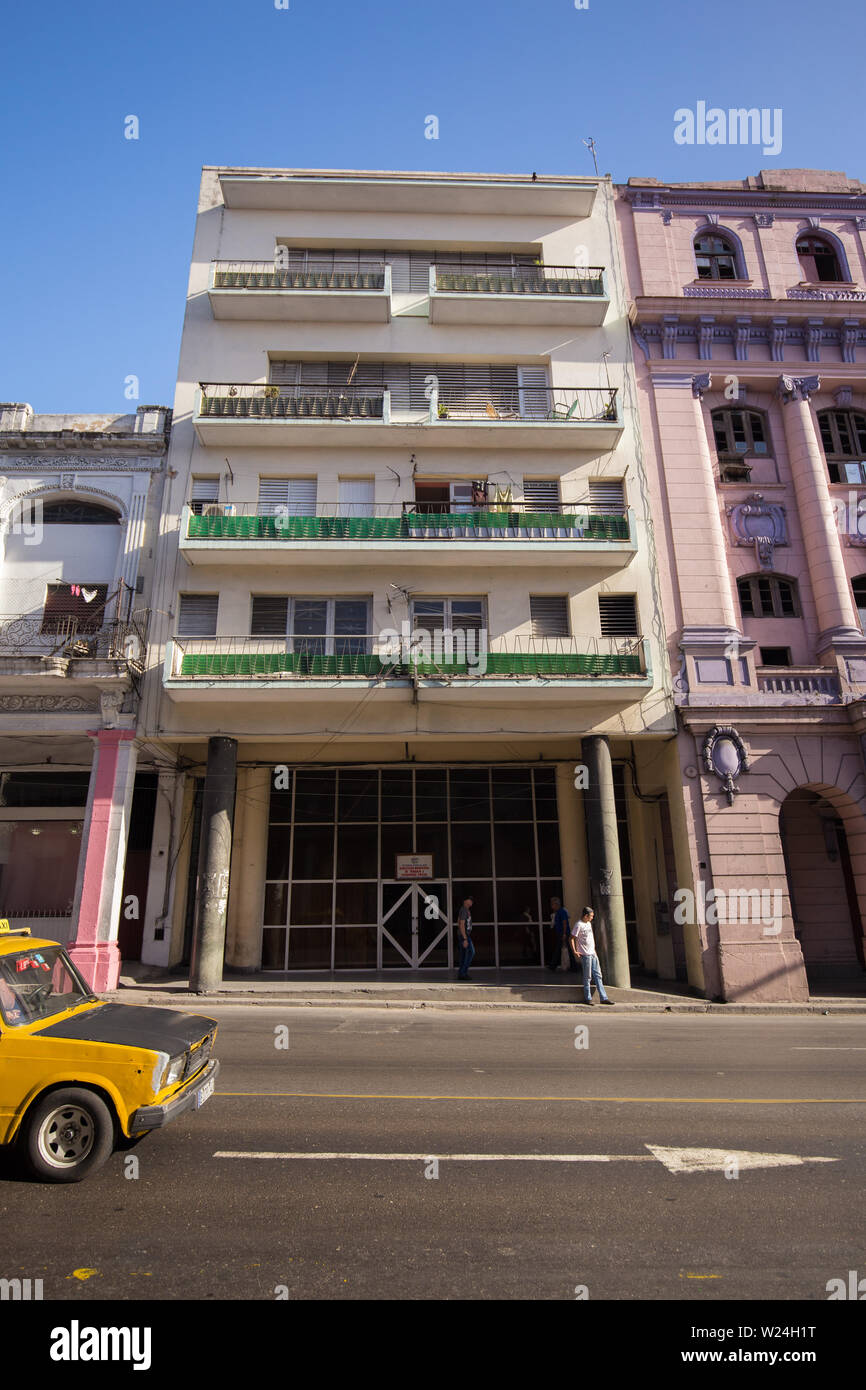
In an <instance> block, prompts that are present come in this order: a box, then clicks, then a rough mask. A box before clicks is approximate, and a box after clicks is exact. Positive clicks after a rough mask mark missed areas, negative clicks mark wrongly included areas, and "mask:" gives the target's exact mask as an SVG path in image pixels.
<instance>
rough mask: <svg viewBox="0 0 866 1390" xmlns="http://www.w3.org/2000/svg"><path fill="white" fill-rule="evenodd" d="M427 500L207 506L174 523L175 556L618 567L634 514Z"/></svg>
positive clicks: (632, 545)
mask: <svg viewBox="0 0 866 1390" xmlns="http://www.w3.org/2000/svg"><path fill="white" fill-rule="evenodd" d="M431 505H432V504H430V503H420V504H419V503H416V502H403V503H399V502H396V503H392V504H390V505H389V506H379V507H372V506H369V505H366V504H361V503H358V504H349V503H333V504H330V505H329V504H327V503H321V504H319V506H318V507H317V509H316V515H315V516H294V515H291V514H289V513H288V512H287V511H285V512H277V514H275V515H265V514H262V513H261V512H260V510H259V507H258V504H257V503H254V502H251V503H232V504H230V505H228V506H225V507H223V506H218V505H216V504H214V505H210V506H207V507H206V508H205V509H204V511H203V514H202V515H201V516H196V515H195V514H194V513H193V512H192V511H191V510H190V509H189V508H188V507H187V508H185V509H184V511H183V514H182V517H181V539H180V549H181V552H182V554H183V555H184V557H185V559H186V560H187V562H188V563H189V564H191V565H219V564H230V565H232V566H233V567H235V566H237V565H244V564H249V565H260V564H262V563H263V562H264V561H265V560H267V561H268V562H270V561H271V560H273V559H276V558H278V557H279V558H281V559H284V560H287V561H289V562H290V563H291V561H292V559H293V558H295V557H299V556H300V555H304V556H305V557H308V558H310V559H312V558H313V557H315V563H316V564H317V565H319V564H328V563H334V564H337V565H344V564H345V563H346V558H347V553H348V554H351V557H352V559H351V563H352V564H353V565H363V564H371V565H377V564H381V563H382V562H383V559H384V557H385V555H386V554H393V553H394V552H400V553H401V554H403V555H404V556H411V557H412V561H413V563H416V562H420V563H422V564H427V563H429V564H431V565H441V566H448V565H452V564H454V562H455V560H457V559H459V562H460V564H461V565H467V564H468V565H473V564H479V565H490V564H495V563H496V557H497V556H499V557H501V559H502V562H503V563H505V564H509V563H511V562H512V561H513V559H514V557H515V556H518V555H519V556H522V557H524V558H526V559H529V560H532V561H535V562H538V563H542V564H544V565H562V566H575V565H586V566H589V567H592V568H601V567H604V568H607V569H619V568H621V567H622V566H624V565H627V564H628V563H629V561H630V560H631V559H632V557H633V556H634V555H635V554H636V552H637V540H636V533H635V524H634V516H633V513H632V512H631V511H630V510H627V509H625V508H623V509H622V511H620V512H605V513H601V514H595V513H592V512H590V510H589V508H588V506H587V505H586V504H582V505H576V504H573V503H571V504H562V505H561V506H560V508H559V509H558V510H557V511H555V512H539V511H532V510H528V509H527V507H526V505H525V503H523V502H513V503H509V504H507V505H505V504H498V505H497V506H495V507H494V506H491V507H490V508H489V509H484V508H473V509H471V510H461V511H449V510H447V504H445V505H444V506H443V508H442V510H439V509H437V510H435V511H434V510H430V507H431Z"/></svg>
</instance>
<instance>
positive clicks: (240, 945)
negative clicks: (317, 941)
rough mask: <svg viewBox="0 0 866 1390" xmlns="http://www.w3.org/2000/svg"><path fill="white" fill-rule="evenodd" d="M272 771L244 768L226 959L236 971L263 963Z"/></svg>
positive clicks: (239, 773) (239, 780)
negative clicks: (241, 806) (263, 925)
mask: <svg viewBox="0 0 866 1390" xmlns="http://www.w3.org/2000/svg"><path fill="white" fill-rule="evenodd" d="M273 780H274V771H273V768H268V767H250V768H241V769H240V771H239V772H238V796H239V797H241V798H242V799H243V817H242V820H241V818H240V817H237V818H236V820H235V825H236V833H235V845H234V870H233V872H232V880H231V890H230V892H229V919H228V935H229V946H228V952H227V959H228V961H229V963H230V964H231V965H232V966H233V968H234V969H235V970H248V971H252V970H258V969H259V967H260V966H261V960H262V919H263V916H264V910H265V872H266V869H267V853H268V820H269V816H270V797H271V787H272V785H273Z"/></svg>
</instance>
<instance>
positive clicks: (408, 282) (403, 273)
mask: <svg viewBox="0 0 866 1390" xmlns="http://www.w3.org/2000/svg"><path fill="white" fill-rule="evenodd" d="M385 260H386V261H387V263H388V264H389V265H390V267H391V288H392V290H393V291H394V293H395V294H414V293H415V292H417V293H418V294H426V293H427V290H428V288H429V285H430V267H431V265H432V264H433V253H432V251H386V253H385Z"/></svg>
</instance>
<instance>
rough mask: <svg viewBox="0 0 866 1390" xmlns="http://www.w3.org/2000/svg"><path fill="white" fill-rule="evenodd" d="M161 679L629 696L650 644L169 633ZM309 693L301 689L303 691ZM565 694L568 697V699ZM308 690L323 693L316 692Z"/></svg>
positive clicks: (260, 690)
mask: <svg viewBox="0 0 866 1390" xmlns="http://www.w3.org/2000/svg"><path fill="white" fill-rule="evenodd" d="M164 685H165V688H166V690H167V692H168V693H169V694H170V695H171V696H172V698H173V699H175V700H200V699H203V698H208V697H209V698H211V699H213V700H214V701H215V702H219V701H220V700H224V699H225V698H226V697H227V693H228V692H231V691H238V692H243V694H244V700H245V701H246V700H247V699H248V698H253V699H258V700H266V701H267V700H273V699H274V698H275V697H274V691H277V690H278V691H279V692H280V693H281V696H282V697H284V696H285V693H286V692H288V691H292V692H293V694H292V698H293V699H305V698H307V697H308V695H309V692H311V691H315V692H320V691H322V690H330V691H332V692H334V694H335V696H337V697H338V698H342V699H343V700H345V701H347V702H352V701H355V700H357V698H358V694H359V691H361V690H366V689H371V688H373V687H379V689H380V690H381V692H382V695H383V697H384V698H387V699H396V700H398V701H402V700H405V699H407V698H409V699H412V698H415V696H416V695H417V698H419V699H421V698H425V699H431V698H436V694H437V692H440V691H443V690H447V691H448V693H449V699H450V700H453V699H454V698H455V697H460V696H461V695H465V697H466V698H468V699H470V700H476V701H477V700H478V698H479V696H478V691H480V690H483V691H484V695H483V696H482V697H481V698H482V699H484V700H485V701H486V700H490V701H492V702H494V703H498V702H501V701H508V700H513V699H515V698H516V697H520V696H524V697H525V695H526V693H527V692H530V693H531V696H532V701H533V702H535V701H536V700H537V699H539V698H545V697H547V698H548V699H555V700H556V701H561V700H562V696H563V692H564V691H568V692H570V696H571V695H579V694H580V692H590V693H591V698H592V699H594V700H596V701H618V702H623V700H625V702H626V703H634V702H636V701H638V700H640V699H641V698H642V697H643V695H644V694H645V692H646V691H647V690H648V689H649V688H650V687H651V685H652V674H651V668H650V662H649V652H648V647H647V643H646V641H645V639H643V638H639V637H629V638H622V637H621V638H610V637H597V636H590V637H547V638H537V637H520V636H512V635H509V636H505V637H495V638H493V639H491V641H490V643H489V645H488V643H487V641H486V634H484V633H483V632H477V631H470V632H459V631H454V632H453V633H450V632H445V633H443V632H438V633H423V632H420V631H419V630H416V631H415V632H414V633H410V632H409V631H408V625H406V627H405V629H404V632H403V635H402V636H400V635H398V634H397V633H396V629H392V630H391V632H390V633H384V632H380V633H378V634H376V635H373V634H368V635H366V636H362V635H356V636H331V637H310V636H309V635H307V634H304V635H291V634H289V635H288V636H281V637H250V636H238V637H175V638H173V639H172V640H171V641H170V642H169V643H168V644H167V647H166V658H165V673H164ZM304 692H306V695H305V694H304ZM570 696H569V698H570ZM315 698H317V699H318V698H320V696H319V695H318V694H317V695H316V696H315Z"/></svg>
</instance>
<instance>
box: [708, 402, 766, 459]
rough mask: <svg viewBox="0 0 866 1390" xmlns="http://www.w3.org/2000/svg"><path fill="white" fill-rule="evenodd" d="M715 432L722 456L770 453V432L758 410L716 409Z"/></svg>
mask: <svg viewBox="0 0 866 1390" xmlns="http://www.w3.org/2000/svg"><path fill="white" fill-rule="evenodd" d="M712 422H713V434H714V435H715V440H716V449H717V450H718V454H719V457H720V458H739V457H741V456H742V455H744V454H758V455H760V456H761V457H762V458H766V457H768V456H769V455H770V442H769V433H768V431H767V429H766V425H765V421H764V417H763V415H762V414H761V413H760V411H758V410H729V409H722V410H714V411H713V413H712Z"/></svg>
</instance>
